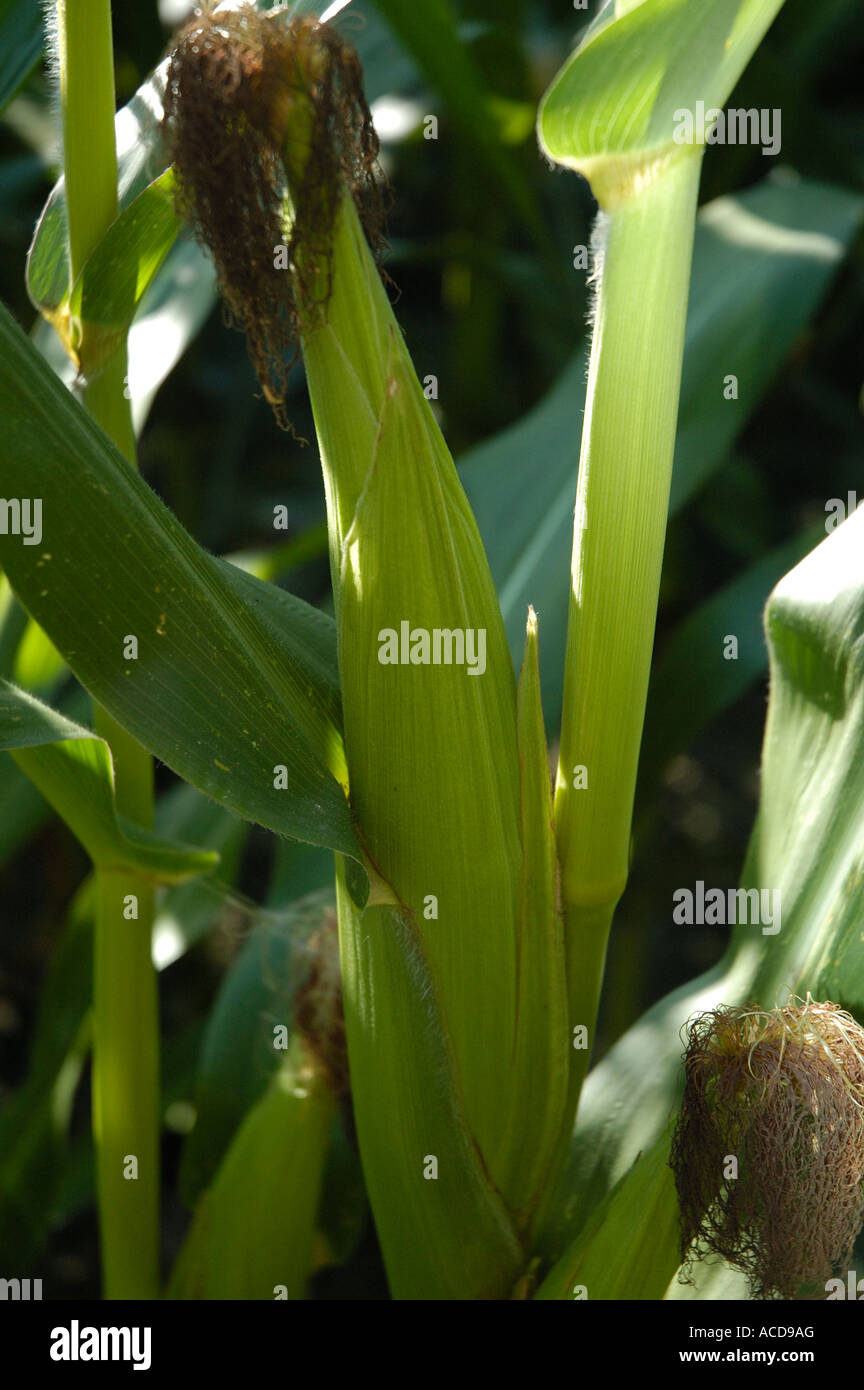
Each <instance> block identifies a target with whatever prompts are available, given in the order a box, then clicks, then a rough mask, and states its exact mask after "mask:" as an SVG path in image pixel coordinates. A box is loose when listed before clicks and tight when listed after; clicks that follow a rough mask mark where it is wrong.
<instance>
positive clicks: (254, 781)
mask: <svg viewBox="0 0 864 1390" xmlns="http://www.w3.org/2000/svg"><path fill="white" fill-rule="evenodd" d="M0 411H2V414H3V418H4V421H5V422H6V428H5V430H4V434H3V440H2V443H0V487H2V492H3V495H4V496H5V497H7V498H16V497H17V498H20V497H21V494H22V492H26V493H27V496H28V497H29V498H33V499H38V500H39V501H40V502H41V504H42V516H43V519H44V528H45V534H44V536H43V537H42V540H41V544H39V545H34V544H29V543H25V538H24V537H23V536H21V535H14V534H9V535H6V536H3V537H0V555H2V559H3V563H4V567H5V569H6V572H7V574H8V575H9V578H10V580H11V582H12V584H13V586H14V587H15V589H16V592H17V593H18V595H19V597H20V598H21V599H22V601H23V602H24V603H25V606H26V607H27V608H28V611H29V612H30V613H31V615H32V616H33V618H35V620H36V621H37V622H38V623H39V624H40V625H41V626H42V627H43V628H44V629H45V631H46V632H47V633H48V635H49V636H50V637H51V639H52V641H53V642H54V643H55V645H56V647H57V649H58V650H59V651H60V653H61V655H62V656H63V657H64V659H65V660H66V661H67V662H68V663H69V665H70V666H71V667H72V669H73V671H74V672H75V674H76V675H77V676H78V678H79V679H80V680H81V682H82V684H83V685H85V686H86V687H87V689H88V690H90V692H91V693H92V694H93V695H94V696H95V697H96V698H97V699H98V700H99V701H100V703H101V704H102V705H104V707H105V708H106V709H108V710H109V711H110V713H111V714H113V715H114V717H115V718H116V719H117V720H118V721H119V722H120V723H122V724H123V725H124V726H125V727H126V728H128V729H129V730H130V732H131V733H133V734H134V735H135V737H136V738H138V739H139V740H140V742H142V743H143V744H144V745H145V747H147V748H149V749H150V750H151V751H152V752H154V753H155V754H156V755H157V756H158V757H160V758H161V759H162V760H163V761H164V762H166V763H168V765H169V766H170V767H173V768H174V769H175V770H176V771H177V772H179V773H180V775H181V776H183V777H185V778H186V779H187V780H188V781H190V782H192V783H193V784H194V785H196V786H198V787H199V788H200V789H201V790H202V791H204V792H206V794H207V795H208V796H211V797H212V798H213V799H214V800H215V801H219V802H220V803H221V804H222V805H225V806H228V807H229V808H230V809H232V810H235V811H237V812H238V813H239V814H240V815H243V816H246V817H247V818H248V819H250V820H257V821H259V822H260V823H261V824H262V825H266V826H268V828H270V829H273V830H277V831H280V832H281V833H283V834H292V835H296V836H297V838H299V839H307V840H309V841H310V842H312V843H316V844H324V845H327V846H328V847H330V848H333V849H339V850H342V851H344V852H347V853H348V854H352V855H355V856H358V857H359V853H360V851H359V849H358V847H357V842H356V838H355V835H354V831H353V827H352V824H351V818H350V814H349V810H348V803H347V800H346V796H345V790H344V784H345V782H346V780H347V779H346V774H345V768H344V756H343V752H342V744H341V736H340V732H339V717H340V716H339V690H338V683H337V677H336V672H335V660H334V651H333V645H332V642H333V627H332V623H331V622H330V620H329V619H327V618H326V617H325V616H324V615H323V614H321V613H318V612H316V611H315V610H314V609H312V608H309V607H308V606H307V605H306V604H303V603H301V602H300V601H299V600H297V599H294V598H292V597H290V596H289V595H288V594H285V593H283V592H282V591H281V590H278V589H276V588H274V587H273V586H272V585H269V584H261V583H259V582H258V581H257V580H255V579H253V578H252V577H251V576H249V575H246V574H244V573H243V572H242V571H241V570H238V569H235V568H234V567H233V566H232V565H228V564H226V563H224V562H223V561H219V560H216V559H214V558H213V557H212V556H209V555H207V554H206V553H205V552H204V551H202V550H201V549H200V548H199V547H198V546H197V545H196V544H195V542H194V541H193V540H192V538H191V537H190V536H189V535H188V534H187V533H186V532H185V531H184V530H183V528H182V527H181V526H180V524H179V522H177V521H176V519H175V518H174V517H173V516H172V515H171V513H170V512H168V511H167V509H166V508H165V507H164V506H163V505H162V503H161V502H160V501H159V500H158V498H157V497H156V496H155V494H154V493H153V492H151V490H150V489H149V488H148V487H147V485H146V483H144V482H143V481H142V480H141V478H140V477H139V476H138V475H137V474H136V473H133V472H132V471H131V470H130V469H129V468H127V466H126V465H125V463H124V461H123V460H122V458H121V457H120V455H119V454H118V453H117V451H116V449H114V447H113V446H112V445H111V444H110V443H109V441H108V440H107V439H106V438H105V436H104V435H103V434H102V433H101V432H100V431H99V429H98V428H97V427H96V426H95V425H94V424H93V422H92V421H91V420H90V419H89V417H88V416H87V415H86V414H85V413H84V412H83V411H82V410H81V408H80V407H79V406H78V405H77V404H76V403H75V401H74V400H72V399H71V397H70V396H69V394H68V393H67V392H66V391H65V390H64V389H63V387H62V386H61V385H60V384H59V383H58V382H57V381H56V379H55V378H54V377H53V376H52V374H51V372H50V371H49V369H48V368H47V366H46V365H45V363H44V362H43V361H42V360H41V358H40V357H39V356H38V354H37V353H35V351H34V350H33V348H32V347H31V346H30V344H29V343H28V342H27V340H26V338H25V337H24V335H23V334H22V333H21V331H20V330H19V329H18V328H16V326H15V325H14V324H13V322H12V320H11V318H10V317H9V315H8V313H6V312H5V310H0ZM83 536H86V537H87V538H88V539H87V545H86V547H84V546H82V543H81V538H82V537H83ZM129 636H133V637H136V638H137V640H138V641H139V643H140V652H139V658H138V660H137V661H135V660H131V659H130V660H127V659H124V644H125V643H126V640H127V637H129ZM283 769H284V771H283Z"/></svg>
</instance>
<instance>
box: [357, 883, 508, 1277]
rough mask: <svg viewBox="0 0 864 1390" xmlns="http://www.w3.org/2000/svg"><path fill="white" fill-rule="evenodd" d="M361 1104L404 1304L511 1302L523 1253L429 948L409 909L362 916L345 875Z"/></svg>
mask: <svg viewBox="0 0 864 1390" xmlns="http://www.w3.org/2000/svg"><path fill="white" fill-rule="evenodd" d="M337 900H338V904H339V939H340V954H341V960H342V988H343V994H344V1003H345V1026H346V1030H347V1034H348V1054H349V1059H350V1064H351V1098H352V1102H353V1106H354V1115H355V1118H356V1122H357V1132H358V1138H359V1141H360V1154H361V1157H362V1160H363V1172H364V1176H365V1179H366V1187H367V1190H368V1192H369V1198H370V1201H371V1204H372V1210H373V1212H374V1215H375V1227H376V1231H377V1233H378V1238H379V1240H380V1242H381V1248H382V1251H383V1253H384V1258H385V1262H386V1265H387V1273H388V1277H389V1280H390V1292H391V1295H392V1297H393V1298H396V1299H424V1300H425V1299H448V1300H449V1299H458V1300H473V1299H497V1298H502V1297H507V1296H508V1294H509V1291H510V1289H512V1287H513V1286H514V1284H515V1283H516V1281H517V1279H518V1277H519V1275H520V1274H521V1273H522V1269H523V1265H524V1263H525V1258H526V1257H525V1252H524V1250H523V1247H522V1245H521V1243H520V1241H519V1238H518V1234H517V1231H516V1228H515V1225H514V1223H513V1220H512V1218H511V1216H510V1213H509V1212H508V1210H507V1208H506V1206H505V1204H504V1202H502V1200H501V1196H500V1194H499V1193H498V1192H497V1190H496V1189H495V1187H494V1184H493V1183H492V1182H491V1181H490V1177H489V1174H488V1171H487V1169H486V1166H485V1163H484V1161H483V1155H482V1153H481V1152H480V1150H479V1148H478V1146H477V1144H476V1141H475V1140H474V1138H473V1135H472V1133H471V1129H470V1124H469V1122H468V1118H467V1116H466V1115H465V1112H464V1108H463V1107H462V1105H461V1103H460V1094H459V1077H458V1072H457V1070H456V1067H455V1065H454V1062H455V1058H454V1049H453V1046H452V1042H451V1039H450V1035H449V1032H448V1029H447V1020H446V1018H445V1016H444V1015H443V1013H442V1010H441V1007H440V1004H439V999H438V990H437V981H436V979H435V977H434V975H433V973H432V971H431V969H430V965H429V961H428V959H427V954H428V948H427V946H426V943H425V941H424V939H423V937H422V936H421V934H420V932H419V930H418V928H417V925H416V923H415V922H414V921H413V918H412V916H411V915H410V914H408V913H400V912H397V911H394V910H393V909H391V908H387V907H374V906H373V907H368V906H367V908H366V909H365V912H364V913H363V914H362V917H361V914H360V911H359V909H358V908H357V906H356V904H355V902H354V900H353V898H352V897H351V895H350V894H349V893H348V891H347V889H346V888H345V882H344V874H343V873H342V871H341V870H340V871H339V873H338V874H337Z"/></svg>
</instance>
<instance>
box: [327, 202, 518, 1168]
mask: <svg viewBox="0 0 864 1390" xmlns="http://www.w3.org/2000/svg"><path fill="white" fill-rule="evenodd" d="M333 264H334V284H333V292H332V296H331V300H330V303H329V305H328V316H327V323H326V325H324V326H322V327H320V329H318V330H317V331H316V332H314V333H312V334H311V335H310V336H309V337H308V338H307V340H306V342H305V343H304V355H305V361H306V370H307V376H308V380H309V388H310V395H311V399H312V405H313V410H314V413H315V421H316V429H317V432H318V438H319V445H320V449H321V457H322V463H323V466H324V471H325V478H326V479H327V489H328V507H329V510H330V518H331V520H330V534H331V566H332V570H333V578H334V591H335V594H336V611H337V623H338V629H339V661H340V676H341V681H342V689H343V696H344V708H345V740H346V752H347V757H348V765H349V771H350V776H351V795H352V806H353V808H354V811H355V814H356V816H357V820H358V823H359V825H360V827H361V831H362V834H363V837H364V840H365V843H366V845H367V846H368V850H369V854H370V856H371V859H372V861H373V863H374V864H375V865H376V866H377V868H378V871H379V872H380V873H381V875H382V876H383V878H384V879H385V881H386V882H387V883H388V884H390V886H391V888H392V889H393V890H394V892H395V894H396V896H397V898H398V901H399V902H400V903H402V904H405V906H406V907H407V908H408V909H409V911H410V912H411V913H412V914H413V915H414V916H415V918H416V920H417V922H418V924H422V926H420V930H421V932H422V935H423V937H424V938H425V940H426V949H427V950H428V952H429V956H430V961H431V963H432V966H433V969H434V971H435V974H436V976H437V978H438V980H439V989H440V999H441V1002H442V1005H443V1007H444V1008H445V1010H446V1013H447V1019H448V1027H449V1029H450V1031H451V1033H452V1036H453V1045H454V1048H455V1052H456V1056H457V1058H458V1059H459V1066H460V1080H461V1086H462V1088H463V1094H464V1096H465V1099H466V1106H467V1108H468V1112H469V1114H470V1115H471V1117H472V1124H473V1125H474V1126H476V1130H475V1133H476V1137H477V1141H478V1143H479V1144H480V1147H481V1149H482V1150H483V1152H484V1153H485V1152H489V1151H491V1150H492V1148H493V1147H494V1145H495V1143H496V1142H497V1136H498V1132H499V1129H500V1122H501V1116H502V1110H503V1106H504V1100H503V1098H502V1096H501V1094H500V1077H501V1076H502V1075H505V1074H506V1069H507V1065H508V1063H509V1058H510V1056H511V1049H512V1044H513V1026H514V1009H515V989H516V974H515V952H516V942H517V925H516V914H517V904H518V891H519V890H518V865H519V861H520V848H519V845H520V838H519V823H518V807H519V770H518V756H517V747H516V701H515V682H514V677H513V668H512V664H511V661H510V655H509V652H508V650H507V646H506V639H505V635H504V630H503V626H502V623H501V618H500V610H499V608H498V604H497V600H496V597H495V593H494V589H493V587H492V583H491V578H490V575H489V571H488V566H487V564H486V560H485V556H484V554H483V550H482V546H481V544H480V540H479V537H478V535H477V530H476V526H475V524H474V519H473V517H472V516H471V513H470V510H469V508H468V505H467V502H466V500H465V496H464V493H463V492H462V489H461V487H460V485H459V482H458V478H457V476H456V472H455V469H454V468H453V464H452V461H451V459H450V456H449V453H448V452H447V448H446V445H445V444H444V441H443V439H442V438H441V435H440V432H439V431H438V428H437V425H436V424H435V421H434V418H433V416H432V412H431V410H430V409H429V405H428V402H427V401H426V400H425V399H424V397H423V394H422V389H421V387H420V385H419V382H418V381H417V378H416V376H415V375H414V371H413V367H412V365H411V363H410V359H409V358H408V356H407V353H406V351H405V348H404V345H403V342H402V337H401V334H400V332H399V330H398V327H397V326H396V324H395V321H394V319H393V315H392V311H391V309H390V306H389V304H388V302H387V298H386V295H385V293H384V290H383V287H382V286H381V283H380V280H379V277H378V273H377V271H376V269H375V266H374V264H373V262H372V258H371V256H370V255H369V252H368V248H367V246H366V243H365V240H364V239H363V235H362V232H361V230H360V227H359V223H358V221H357V218H356V214H355V213H354V209H353V205H350V204H348V203H345V204H344V205H343V213H342V216H341V217H340V219H339V223H338V226H337V230H336V243H335V250H334V260H333ZM347 364H350V370H349V369H348V365H347ZM337 385H338V390H337V389H336V388H337ZM406 623H407V624H408V629H409V630H411V631H414V630H418V631H420V632H421V633H422V632H426V633H429V634H430V635H431V634H432V633H433V632H434V631H435V630H436V629H437V630H439V631H441V632H443V631H447V632H448V633H452V632H459V633H460V634H464V633H466V632H468V631H469V630H470V634H471V637H472V638H473V640H474V642H475V644H476V647H475V651H474V658H475V660H474V666H473V668H472V667H471V666H469V651H468V647H467V645H466V648H465V650H464V651H463V653H462V660H461V664H455V663H454V662H452V661H451V663H450V664H445V663H444V661H443V659H442V658H443V656H444V655H447V654H448V653H445V652H444V651H443V649H442V652H441V653H440V654H439V663H438V664H437V665H436V664H432V661H431V658H432V656H433V655H434V652H433V651H432V646H431V636H430V642H429V651H428V653H427V657H428V664H426V665H417V664H412V663H411V662H408V664H403V660H404V657H405V656H406V652H405V651H403V645H405V639H406V629H405V626H404V625H405V624H406ZM382 633H384V634H389V635H385V636H384V637H382V635H381V634H382ZM481 633H482V639H481ZM393 634H396V639H395V640H396V642H397V646H398V651H396V650H394V649H392V641H393V640H394V639H393V636H392V635H393ZM464 640H465V643H466V644H467V643H468V641H469V640H470V639H469V638H468V637H465V639H464ZM385 644H386V646H387V647H388V650H387V651H386V652H385V651H384V648H385ZM482 644H485V646H483V645H482ZM481 646H482V659H481ZM382 653H383V654H385V655H389V656H391V657H392V656H395V657H396V661H395V662H391V663H390V664H387V663H385V662H382V660H381V655H382ZM449 654H450V655H451V656H452V655H454V654H455V655H456V656H457V657H458V655H459V649H458V647H457V646H456V645H455V643H454V646H453V651H451V652H450V653H449ZM420 655H422V651H421V652H420ZM400 658H402V659H401V660H400ZM481 665H482V668H483V669H482V670H481ZM472 669H474V671H475V674H473V675H472V674H470V671H471V670H472ZM396 769H398V770H399V771H398V775H397V774H396ZM481 805H482V808H483V813H482V816H481V817H480V818H479V819H478V811H479V808H480V806H481ZM442 807H447V814H446V817H442V815H441V808H442ZM430 899H433V900H434V899H437V911H438V916H437V918H436V917H433V916H430V915H427V916H426V917H424V915H423V914H424V910H425V911H426V912H427V914H428V913H432V912H434V911H435V910H436V909H435V904H434V902H430V901H429V900H430ZM475 941H476V942H482V943H483V945H482V950H483V954H484V956H485V964H484V967H483V969H482V970H478V968H477V957H476V948H475V946H474V945H473V943H474V942H475ZM495 1078H499V1081H498V1082H497V1083H496V1081H495Z"/></svg>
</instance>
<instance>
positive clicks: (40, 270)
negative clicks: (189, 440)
mask: <svg viewBox="0 0 864 1390" xmlns="http://www.w3.org/2000/svg"><path fill="white" fill-rule="evenodd" d="M178 225H179V224H178V222H177V215H176V213H175V211H174V178H173V174H172V171H171V170H170V169H168V170H166V172H165V173H164V174H162V175H161V176H160V177H159V178H158V179H154V181H153V183H151V184H149V185H148V186H147V187H146V188H145V189H143V190H142V192H140V193H139V194H138V196H137V197H136V198H135V199H134V200H133V201H132V202H131V203H129V205H128V206H127V207H125V208H124V209H123V211H122V212H121V213H120V214H119V216H118V217H117V218H116V219H115V221H114V222H113V223H112V224H111V226H110V227H109V228H108V231H107V232H106V233H105V236H104V237H103V238H102V240H101V241H100V243H99V245H98V246H97V247H96V249H95V251H94V252H93V254H92V255H91V256H90V257H89V258H88V260H87V262H86V264H85V265H84V268H83V269H82V271H81V273H80V275H79V276H78V278H77V280H76V281H75V284H74V285H72V286H71V287H70V286H69V284H68V279H66V278H65V277H64V276H63V274H62V261H61V260H60V259H59V258H57V259H56V260H51V261H50V262H48V261H47V260H46V261H45V262H44V263H43V262H42V259H41V257H37V259H36V260H35V262H34V259H33V255H34V253H33V252H31V266H32V273H31V276H30V285H29V288H30V293H31V296H33V298H34V300H35V302H36V307H37V308H38V309H39V311H40V313H41V314H42V316H43V318H45V319H46V320H47V321H48V322H49V323H50V324H51V325H52V326H53V327H54V329H55V330H56V332H57V335H58V337H59V338H60V341H61V342H62V344H63V346H64V347H65V349H66V352H67V353H68V355H69V357H70V358H71V360H72V363H73V365H74V367H75V369H76V371H80V372H81V373H82V374H83V375H84V376H85V377H88V378H89V377H91V376H93V375H95V374H96V373H97V372H98V371H99V370H100V369H101V368H102V367H104V366H105V363H106V362H108V361H109V359H110V358H111V357H112V356H113V355H114V353H115V352H116V351H117V350H118V348H120V347H121V346H122V344H123V342H124V341H125V338H126V334H127V332H128V330H129V325H130V324H131V322H132V319H133V318H134V316H135V313H136V310H137V309H138V305H139V304H140V302H141V299H142V297H143V295H144V293H145V291H146V290H147V289H148V287H149V286H150V283H151V281H152V280H153V277H154V275H155V274H156V272H157V271H158V269H159V267H160V266H161V264H162V262H163V261H164V259H165V257H166V256H167V254H168V252H169V251H170V249H171V246H172V245H173V243H174V241H175V239H176V236H177V231H178ZM36 245H38V238H37V243H36ZM34 250H35V246H34ZM49 269H50V270H51V272H52V273H51V274H50V275H49V273H48V271H49ZM85 324H86V326H87V335H86V336H87V342H88V353H87V360H86V361H84V360H82V357H81V353H80V350H79V349H80V344H81V342H82V336H83V325H85Z"/></svg>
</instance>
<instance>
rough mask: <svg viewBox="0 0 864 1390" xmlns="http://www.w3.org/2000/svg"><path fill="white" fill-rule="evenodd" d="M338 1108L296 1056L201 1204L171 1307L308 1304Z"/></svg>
mask: <svg viewBox="0 0 864 1390" xmlns="http://www.w3.org/2000/svg"><path fill="white" fill-rule="evenodd" d="M333 1108H334V1101H333V1096H332V1094H331V1093H330V1091H329V1090H328V1088H327V1085H326V1083H325V1082H323V1081H322V1080H321V1078H320V1077H319V1076H318V1075H317V1074H316V1073H315V1071H314V1069H313V1068H311V1067H309V1066H308V1064H307V1063H306V1062H305V1059H304V1058H303V1057H302V1055H301V1053H300V1052H299V1050H298V1049H296V1048H295V1050H294V1052H293V1054H292V1055H291V1057H290V1058H289V1059H288V1060H287V1061H286V1062H285V1064H284V1065H283V1066H282V1067H281V1068H280V1070H279V1072H277V1074H276V1076H275V1077H274V1079H273V1082H272V1084H271V1085H270V1087H269V1088H268V1090H267V1092H266V1093H265V1095H264V1096H262V1098H261V1099H260V1100H259V1101H258V1102H257V1104H256V1105H255V1106H254V1108H253V1109H252V1110H251V1111H250V1113H249V1115H248V1116H247V1117H246V1119H245V1120H244V1122H243V1124H242V1126H241V1127H240V1130H239V1132H238V1133H237V1135H236V1137H235V1139H234V1141H233V1143H232V1145H231V1147H230V1149H229V1150H228V1153H227V1154H226V1156H225V1158H224V1160H223V1162H222V1165H221V1167H220V1169H219V1172H218V1173H217V1175H216V1178H215V1180H214V1182H213V1185H212V1186H211V1187H210V1188H209V1189H208V1191H207V1192H206V1193H205V1194H204V1196H203V1198H202V1199H201V1201H200V1203H199V1205H198V1209H197V1211H196V1213H195V1218H194V1220H193V1223H192V1228H191V1230H190V1232H189V1235H188V1237H187V1239H186V1243H185V1245H184V1247H183V1249H182V1251H181V1252H180V1256H179V1258H178V1260H177V1264H176V1266H175V1269H174V1274H173V1277H172V1280H171V1285H170V1287H169V1291H168V1296H169V1297H170V1298H177V1299H271V1300H272V1299H274V1298H275V1299H280V1298H282V1299H284V1298H289V1299H301V1298H303V1297H304V1294H305V1290H306V1283H307V1280H308V1278H309V1274H310V1271H311V1267H312V1255H313V1240H314V1235H315V1222H316V1213H317V1208H318V1198H319V1193H320V1190H321V1180H322V1174H323V1170H324V1164H325V1161H326V1157H327V1150H328V1146H329V1141H330V1128H331V1122H332V1119H333Z"/></svg>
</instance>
